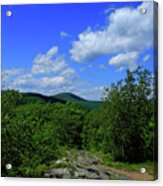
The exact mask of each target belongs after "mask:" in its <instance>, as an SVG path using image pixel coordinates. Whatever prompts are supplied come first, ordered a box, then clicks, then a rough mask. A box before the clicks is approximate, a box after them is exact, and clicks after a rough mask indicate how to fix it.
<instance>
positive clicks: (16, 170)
mask: <svg viewBox="0 0 163 186" xmlns="http://www.w3.org/2000/svg"><path fill="white" fill-rule="evenodd" d="M151 82H153V80H152V75H151V73H150V72H149V71H147V70H142V69H141V68H138V69H137V70H136V71H134V72H129V71H127V76H126V78H125V79H124V80H122V81H119V82H117V83H116V84H113V85H112V86H111V87H110V88H105V91H104V96H103V97H104V100H103V104H102V105H101V106H100V107H99V108H98V109H96V110H93V111H89V112H88V111H87V110H84V109H81V108H79V107H78V106H76V105H75V104H74V103H70V102H69V103H66V104H62V103H44V104H42V103H39V102H38V103H33V104H32V103H30V104H22V96H21V94H20V93H19V92H17V91H14V90H8V91H6V92H5V94H3V95H2V116H1V117H2V118H1V121H2V124H1V126H2V130H1V135H2V137H1V139H2V140H1V141H2V142H1V143H2V148H1V151H2V176H33V177H35V176H41V175H39V172H40V171H41V170H42V169H44V168H46V166H48V165H50V164H51V162H52V161H54V160H56V159H57V158H59V157H60V156H61V154H62V153H63V151H65V150H66V149H73V148H75V149H86V150H89V151H101V152H102V153H111V154H112V155H113V157H114V159H115V160H119V161H124V162H142V161H146V160H153V152H154V145H153V143H154V139H155V137H156V136H155V133H154V129H155V127H156V126H155V125H156V123H155V118H154V109H153V108H154V104H155V99H156V98H155V96H154V94H153V89H152V86H151ZM7 163H10V164H12V166H13V168H12V170H10V171H7V170H6V164H7Z"/></svg>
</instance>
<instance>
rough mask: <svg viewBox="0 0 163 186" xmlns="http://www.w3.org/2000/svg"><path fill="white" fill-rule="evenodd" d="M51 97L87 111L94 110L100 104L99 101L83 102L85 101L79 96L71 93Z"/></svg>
mask: <svg viewBox="0 0 163 186" xmlns="http://www.w3.org/2000/svg"><path fill="white" fill-rule="evenodd" d="M52 97H53V98H57V99H59V100H62V101H66V102H67V101H69V102H73V103H76V104H77V105H79V106H80V107H81V108H83V109H88V110H92V109H96V108H98V107H99V106H100V105H101V103H102V102H101V101H89V100H85V99H83V98H81V97H79V96H76V95H74V94H72V93H60V94H56V95H54V96H52Z"/></svg>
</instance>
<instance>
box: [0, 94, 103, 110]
mask: <svg viewBox="0 0 163 186" xmlns="http://www.w3.org/2000/svg"><path fill="white" fill-rule="evenodd" d="M4 94H5V91H2V96H3V95H4ZM21 94H22V97H23V99H22V104H28V103H37V102H39V103H47V102H50V103H58V102H60V103H63V104H65V103H67V102H72V103H75V104H76V105H77V106H79V107H80V108H83V109H86V110H93V109H96V108H98V107H99V106H100V105H101V103H102V102H100V101H89V100H85V99H83V98H81V97H79V96H77V95H75V94H72V93H67V92H66V93H60V94H56V95H54V96H45V95H42V94H39V93H31V92H28V93H21Z"/></svg>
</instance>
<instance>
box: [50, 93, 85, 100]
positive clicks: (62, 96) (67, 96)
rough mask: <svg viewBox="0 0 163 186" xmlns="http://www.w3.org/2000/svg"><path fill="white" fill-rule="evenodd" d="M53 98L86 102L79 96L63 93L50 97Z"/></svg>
mask: <svg viewBox="0 0 163 186" xmlns="http://www.w3.org/2000/svg"><path fill="white" fill-rule="evenodd" d="M52 97H53V98H57V99H61V100H65V101H77V102H78V101H87V100H85V99H83V98H81V97H79V96H76V95H75V94H72V93H69V92H65V93H60V94H56V95H54V96H52Z"/></svg>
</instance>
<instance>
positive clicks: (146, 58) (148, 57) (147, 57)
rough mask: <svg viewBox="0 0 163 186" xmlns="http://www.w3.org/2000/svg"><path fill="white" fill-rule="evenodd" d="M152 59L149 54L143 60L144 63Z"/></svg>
mask: <svg viewBox="0 0 163 186" xmlns="http://www.w3.org/2000/svg"><path fill="white" fill-rule="evenodd" d="M150 57H151V56H150V55H149V54H147V55H145V56H144V58H143V62H146V61H148V60H149V59H150Z"/></svg>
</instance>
